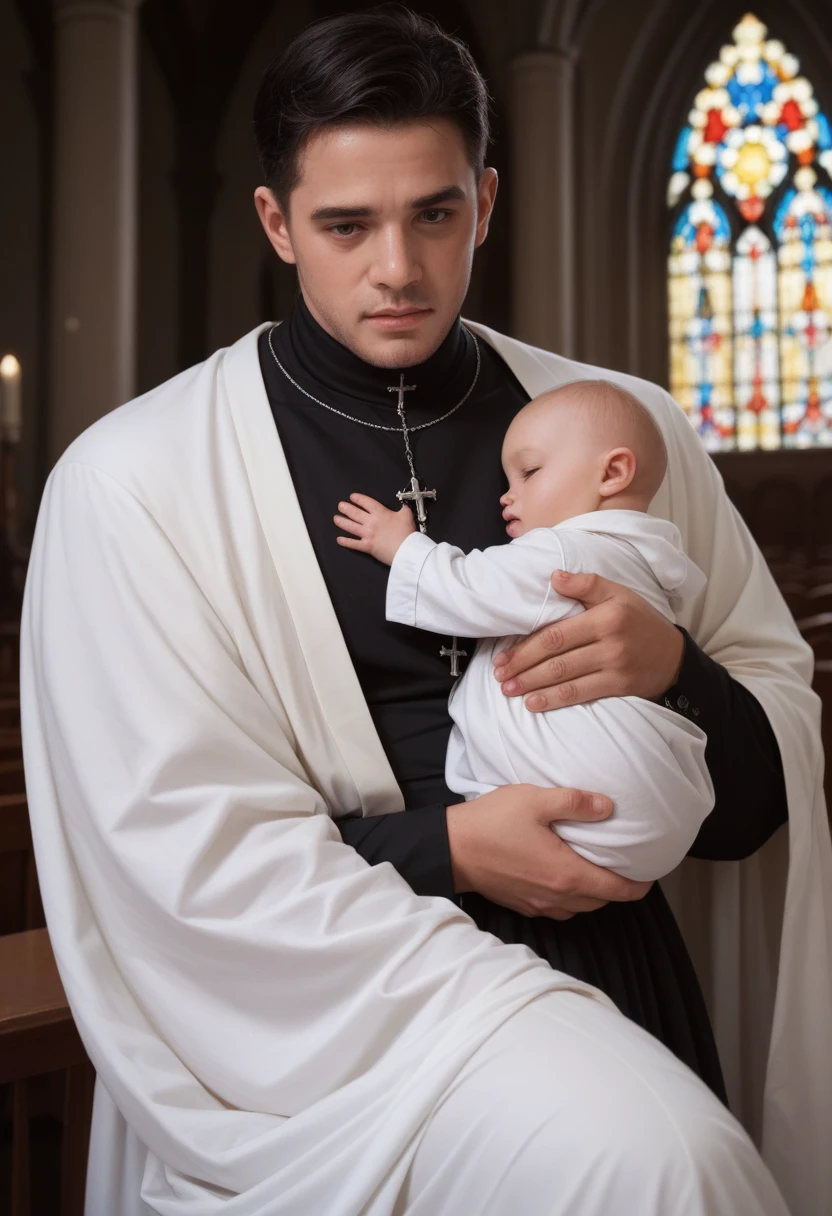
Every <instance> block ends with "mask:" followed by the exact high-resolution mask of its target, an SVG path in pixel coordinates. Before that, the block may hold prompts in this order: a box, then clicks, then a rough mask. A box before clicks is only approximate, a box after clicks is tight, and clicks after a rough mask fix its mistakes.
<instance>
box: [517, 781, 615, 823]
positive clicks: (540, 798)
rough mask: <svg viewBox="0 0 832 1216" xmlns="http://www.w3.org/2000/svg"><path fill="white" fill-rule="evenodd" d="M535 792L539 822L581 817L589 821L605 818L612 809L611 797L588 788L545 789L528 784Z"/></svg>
mask: <svg viewBox="0 0 832 1216" xmlns="http://www.w3.org/2000/svg"><path fill="white" fill-rule="evenodd" d="M529 788H530V789H531V790H535V791H536V794H533V795H531V796H532V797H534V798H536V799H537V806H538V818H539V819H540V822H541V823H552V822H554V821H556V820H565V819H581V820H586V821H587V822H591V821H592V820H594V819H606V818H608V816H609V815H611V814H612V811H613V801H612V798H608V797H607V796H606V794H596V793H592V792H591V791H589V790H570V789H546V788H545V787H544V786H537V785H534V786H530V787H529Z"/></svg>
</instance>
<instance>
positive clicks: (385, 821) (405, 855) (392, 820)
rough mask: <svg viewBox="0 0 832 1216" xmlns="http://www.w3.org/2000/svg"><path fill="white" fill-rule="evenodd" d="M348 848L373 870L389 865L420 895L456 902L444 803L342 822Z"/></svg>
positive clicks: (341, 831) (338, 823)
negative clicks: (383, 863) (381, 865)
mask: <svg viewBox="0 0 832 1216" xmlns="http://www.w3.org/2000/svg"><path fill="white" fill-rule="evenodd" d="M336 826H337V828H338V830H339V831H340V833H341V839H342V840H343V841H344V844H349V845H352V847H353V848H354V849H355V851H356V852H357V853H359V854H360V855H361V856H362V857H363V858H364V860H365V861H368V862H369V863H370V865H371V866H374V865H378V863H379V862H380V861H389V862H390V863H391V865H393V866H395V867H396V869H397V870H398V871H399V873H400V874H401V876H402V878H404V879H405V881H406V882H408V883H409V884H410V886H411V887H412V888H413V890H414V891H415V892H416V894H417V895H444V896H445V898H446V899H454V898H455V892H454V880H453V873H452V870H451V852H450V848H449V846H448V828H447V823H446V816H445V807H444V806H443V805H442V804H441V803H436V804H435V805H433V806H426V807H420V808H418V809H417V810H413V811H411V810H408V811H406V812H404V813H401V812H400V813H398V814H394V815H372V816H368V817H367V818H366V819H340V820H338V822H337V824H336Z"/></svg>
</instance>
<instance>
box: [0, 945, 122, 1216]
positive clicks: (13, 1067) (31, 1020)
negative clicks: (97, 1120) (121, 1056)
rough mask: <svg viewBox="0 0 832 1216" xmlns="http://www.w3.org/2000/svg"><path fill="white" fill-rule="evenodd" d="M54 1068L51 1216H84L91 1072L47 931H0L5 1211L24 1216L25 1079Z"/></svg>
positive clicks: (27, 1171) (27, 1175) (27, 1178)
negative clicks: (55, 1199)
mask: <svg viewBox="0 0 832 1216" xmlns="http://www.w3.org/2000/svg"><path fill="white" fill-rule="evenodd" d="M59 1070H60V1071H64V1072H65V1096H64V1119H63V1137H62V1148H61V1181H60V1196H61V1198H60V1210H59V1213H55V1216H83V1210H84V1188H85V1184H86V1174H87V1150H88V1146H89V1130H90V1122H91V1118H92V1093H93V1085H94V1081H95V1074H94V1072H93V1069H92V1065H91V1064H90V1062H89V1060H88V1059H87V1055H86V1052H85V1051H84V1047H83V1044H82V1043H81V1040H80V1038H79V1036H78V1032H77V1030H76V1029H75V1024H74V1022H73V1020H72V1015H71V1013H70V1011H69V1006H68V1004H67V1001H66V996H65V995H64V990H63V986H62V985H61V980H60V976H59V975H58V969H57V967H56V966H55V959H54V956H53V954H52V947H51V945H50V943H49V936H48V934H47V932H46V930H45V929H33V930H30V931H29V932H26V933H12V934H7V935H6V936H5V937H0V1085H8V1086H10V1087H11V1093H12V1103H11V1105H12V1162H11V1194H10V1196H9V1203H10V1206H9V1208H8V1209H7V1210H8V1211H9V1212H10V1216H31V1202H30V1200H31V1193H32V1179H31V1164H30V1151H29V1150H30V1144H29V1130H30V1129H29V1083H30V1081H31V1080H32V1079H33V1078H36V1077H39V1076H41V1075H42V1074H45V1073H53V1072H57V1071H59ZM0 1206H2V1205H0ZM113 1216H116V1213H113Z"/></svg>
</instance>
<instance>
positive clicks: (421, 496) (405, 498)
mask: <svg viewBox="0 0 832 1216" xmlns="http://www.w3.org/2000/svg"><path fill="white" fill-rule="evenodd" d="M415 387H416V385H415V384H405V382H404V372H402V373H401V375H400V376H399V383H398V384H390V385H388V387H387V391H388V393H398V395H399V400H398V403H397V405H396V409H397V410H398V412H399V418H400V419H401V422H402V438H403V439H404V450H405V455H406V456H407V463H408V465H409V466H410V489H409V490H399V492H398V493H397V495H396V498H398V500H399V502H409V503H411V504H415V506H416V520H417V522H418V524H419V531H420V532H427V530H428V527H427V524H428V513H427V511H426V510H425V499H426V498H432V499H433V501H434V502H436V490H423V489H422V487H421V486H420V485H419V478H418V477H417V476H416V469H415V468H414V465H413V452H412V451H411V448H410V438H409V437H408V433H407V418H406V416H405V412H404V395H405V393H412V392H413V390H414V389H415Z"/></svg>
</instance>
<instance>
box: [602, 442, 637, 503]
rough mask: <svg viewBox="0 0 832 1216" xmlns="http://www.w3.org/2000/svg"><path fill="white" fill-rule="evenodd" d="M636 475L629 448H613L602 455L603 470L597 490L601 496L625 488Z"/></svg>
mask: <svg viewBox="0 0 832 1216" xmlns="http://www.w3.org/2000/svg"><path fill="white" fill-rule="evenodd" d="M635 475H636V458H635V456H634V454H633V453H632V452H631V451H630V449H629V448H613V450H612V451H611V452H607V454H606V456H605V457H604V472H603V476H602V478H601V485H600V486H599V490H600V493H601V496H602V497H603V498H609V497H610V496H611V495H613V494H620V493H621V491H622V490H626V489H627V488H628V487H629V486H630V485H631V484H632V481H633V478H634V477H635Z"/></svg>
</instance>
